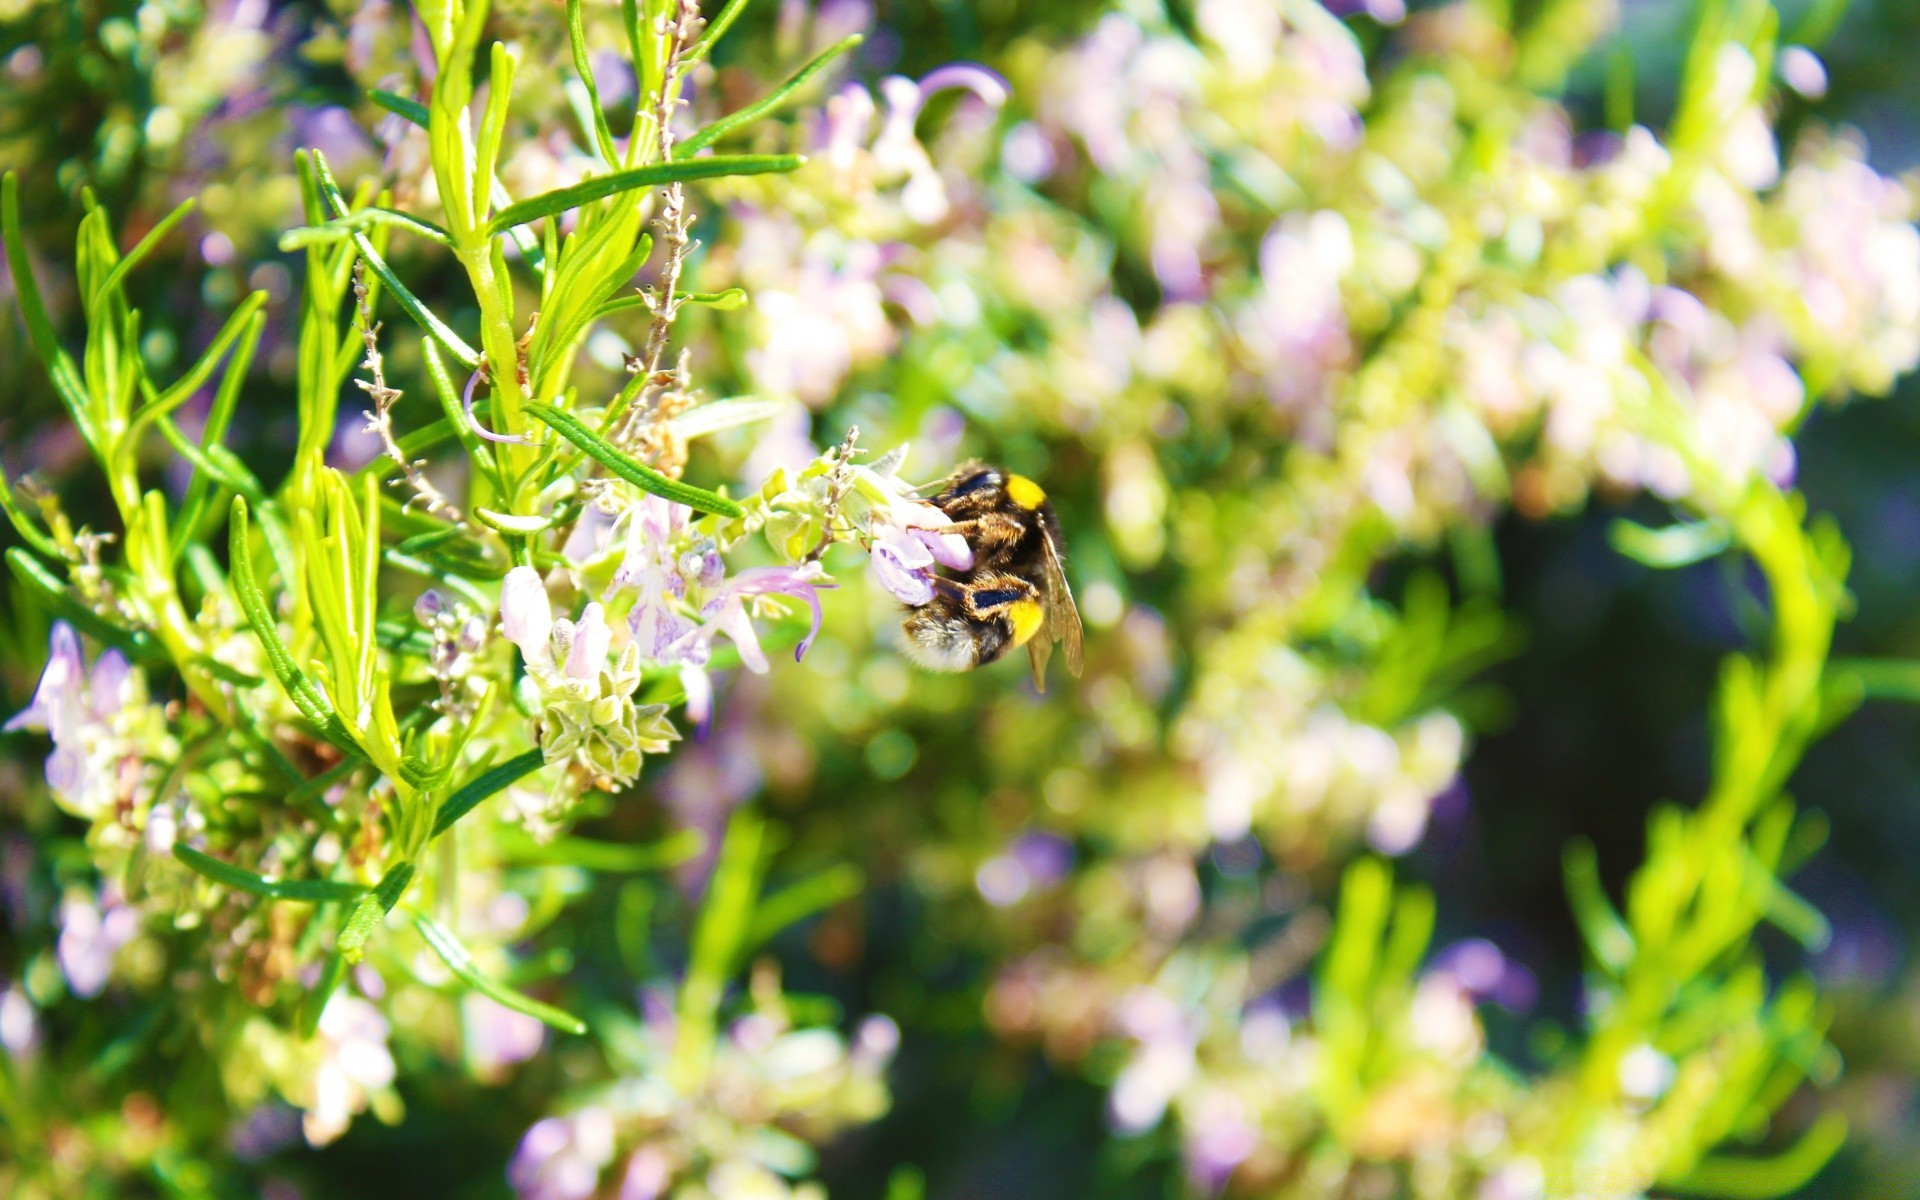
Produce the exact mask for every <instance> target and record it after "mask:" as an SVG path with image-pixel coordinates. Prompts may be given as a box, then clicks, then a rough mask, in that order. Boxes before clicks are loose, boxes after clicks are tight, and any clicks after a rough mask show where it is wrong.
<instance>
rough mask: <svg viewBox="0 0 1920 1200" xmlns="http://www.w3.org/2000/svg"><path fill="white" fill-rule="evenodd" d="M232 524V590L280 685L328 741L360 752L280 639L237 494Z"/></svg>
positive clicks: (243, 506)
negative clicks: (257, 572) (257, 576)
mask: <svg viewBox="0 0 1920 1200" xmlns="http://www.w3.org/2000/svg"><path fill="white" fill-rule="evenodd" d="M230 512H231V516H230V518H229V520H230V527H229V530H228V539H227V548H228V552H229V553H228V557H229V559H230V560H231V565H230V570H231V571H232V582H233V593H234V596H235V597H236V598H237V599H238V600H239V601H240V608H241V610H242V611H243V612H245V613H246V614H247V623H248V624H250V625H252V626H253V633H254V636H255V637H257V638H259V639H260V646H261V649H263V650H265V651H266V654H267V662H268V664H269V665H270V666H272V667H273V674H274V677H275V678H276V679H278V680H279V681H280V686H281V688H282V689H284V690H285V691H286V693H287V698H288V699H290V700H292V701H293V704H294V707H295V708H298V709H299V710H300V712H301V715H302V716H305V717H306V718H307V720H309V721H312V722H313V723H314V724H315V725H317V726H319V727H320V730H321V732H322V733H324V734H325V735H326V738H327V740H328V741H330V742H332V743H333V744H334V745H336V746H338V747H340V749H342V750H345V751H346V752H347V753H349V754H353V755H356V756H359V755H361V753H362V751H361V749H360V746H359V743H357V742H356V741H355V740H354V738H353V735H352V734H351V733H350V732H349V731H348V730H347V727H346V724H345V723H344V722H342V721H341V720H340V716H339V714H337V713H335V712H334V711H333V705H332V704H331V703H329V702H328V700H327V698H326V696H325V695H324V694H323V693H322V692H321V691H320V689H319V688H318V687H317V686H315V684H314V682H313V680H312V679H311V678H309V677H308V676H307V673H306V672H305V671H302V670H301V669H300V667H299V666H298V664H296V663H295V662H294V661H293V653H292V651H290V650H288V649H287V644H286V643H285V642H283V641H281V640H280V630H279V628H278V626H276V625H275V624H274V619H273V610H272V609H271V608H270V607H269V606H268V605H267V597H266V594H265V593H263V592H262V591H261V590H260V584H259V583H258V581H256V580H255V579H254V576H253V558H252V555H251V552H250V550H249V547H248V545H247V541H248V538H247V532H248V521H247V502H246V500H245V499H243V498H241V497H239V496H235V497H234V498H233V507H232V509H231V510H230Z"/></svg>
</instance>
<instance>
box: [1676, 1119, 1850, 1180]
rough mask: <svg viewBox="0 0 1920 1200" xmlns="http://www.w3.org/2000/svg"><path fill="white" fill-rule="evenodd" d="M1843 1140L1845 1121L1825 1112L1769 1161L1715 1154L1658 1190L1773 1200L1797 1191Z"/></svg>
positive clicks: (1845, 1129) (1818, 1170) (1844, 1140)
mask: <svg viewBox="0 0 1920 1200" xmlns="http://www.w3.org/2000/svg"><path fill="white" fill-rule="evenodd" d="M1846 1141H1847V1118H1846V1117H1845V1116H1844V1115H1842V1114H1840V1113H1837V1112H1830V1113H1827V1114H1825V1115H1823V1116H1822V1117H1821V1118H1820V1119H1819V1120H1817V1121H1815V1122H1814V1123H1813V1125H1812V1127H1811V1128H1809V1129H1808V1130H1807V1132H1806V1133H1804V1134H1802V1135H1801V1137H1800V1140H1799V1141H1797V1142H1795V1143H1794V1144H1793V1145H1792V1146H1790V1147H1789V1148H1787V1149H1786V1150H1784V1151H1782V1152H1781V1153H1779V1154H1776V1155H1774V1156H1772V1157H1770V1158H1733V1157H1730V1156H1724V1155H1715V1156H1712V1157H1709V1158H1705V1159H1702V1160H1701V1161H1700V1162H1699V1163H1697V1164H1695V1166H1694V1168H1693V1169H1692V1170H1690V1171H1688V1172H1686V1173H1685V1174H1683V1175H1680V1176H1678V1177H1676V1178H1662V1179H1661V1180H1660V1186H1661V1189H1662V1190H1668V1189H1671V1190H1673V1191H1677V1192H1681V1193H1686V1194H1692V1195H1700V1196H1719V1197H1724V1198H1725V1200H1773V1197H1776V1196H1787V1195H1791V1194H1792V1193H1794V1192H1797V1191H1799V1190H1800V1189H1801V1188H1803V1187H1805V1186H1806V1185H1807V1184H1808V1183H1810V1182H1812V1181H1813V1177H1814V1176H1815V1175H1818V1174H1819V1173H1820V1170H1821V1168H1823V1167H1825V1166H1826V1165H1827V1163H1829V1162H1830V1161H1832V1159H1833V1156H1834V1155H1836V1154H1838V1153H1839V1152H1840V1147H1841V1146H1843V1145H1845V1144H1846Z"/></svg>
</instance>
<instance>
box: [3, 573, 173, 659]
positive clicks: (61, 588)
mask: <svg viewBox="0 0 1920 1200" xmlns="http://www.w3.org/2000/svg"><path fill="white" fill-rule="evenodd" d="M7 567H8V568H9V569H10V570H12V572H13V575H14V578H15V579H18V580H19V581H20V582H21V583H22V584H23V585H25V587H26V589H27V590H28V591H29V592H31V593H33V595H34V596H35V597H36V598H37V599H38V600H39V601H40V603H41V604H43V605H45V606H46V608H47V611H48V612H50V613H52V614H53V615H54V616H56V617H59V618H60V619H61V620H63V621H66V622H67V623H68V624H70V625H72V626H73V627H74V628H75V629H77V630H79V631H80V632H81V633H84V634H86V635H87V636H88V637H90V638H92V639H94V640H95V641H97V642H104V643H106V644H107V645H109V646H113V647H116V648H117V649H120V650H122V651H125V652H126V653H127V654H129V655H131V656H133V657H135V658H140V659H145V660H147V661H150V662H154V661H159V662H164V661H166V658H167V654H166V651H165V650H164V649H162V648H161V646H160V644H159V643H158V642H156V641H154V639H153V637H152V635H150V634H149V633H147V631H146V630H144V629H123V628H121V627H120V626H118V625H115V624H113V623H112V622H111V621H109V620H107V619H106V618H105V617H103V616H101V615H100V614H99V613H96V612H94V611H93V610H92V609H91V608H88V607H87V606H86V605H85V604H83V603H81V602H80V599H79V597H77V596H75V595H74V594H73V592H72V591H71V590H70V589H69V588H68V587H67V585H66V584H64V583H62V582H60V580H59V578H58V577H56V576H55V575H54V574H53V572H52V571H49V570H48V569H47V568H46V565H45V564H44V563H42V562H41V561H40V560H39V559H37V558H35V557H34V556H33V555H32V554H30V553H28V552H27V551H26V550H24V549H22V548H21V547H19V546H10V547H8V549H7Z"/></svg>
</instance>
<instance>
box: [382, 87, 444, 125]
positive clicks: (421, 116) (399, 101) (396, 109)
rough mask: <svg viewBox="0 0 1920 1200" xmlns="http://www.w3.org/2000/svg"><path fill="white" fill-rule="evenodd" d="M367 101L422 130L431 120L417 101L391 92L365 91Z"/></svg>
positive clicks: (422, 105) (425, 107)
mask: <svg viewBox="0 0 1920 1200" xmlns="http://www.w3.org/2000/svg"><path fill="white" fill-rule="evenodd" d="M367 99H369V100H371V101H373V102H374V103H375V104H378V105H379V106H380V107H381V108H384V109H386V110H387V111H388V112H390V113H392V114H394V115H395V116H397V117H403V118H405V119H406V120H408V121H411V122H413V123H414V124H415V125H418V126H419V127H420V128H422V129H425V128H427V123H428V121H429V120H430V119H431V117H430V114H428V112H427V106H426V105H424V104H422V103H420V102H419V101H418V100H409V99H407V98H406V97H405V96H399V95H395V94H394V93H392V92H388V91H383V90H381V89H380V88H369V89H367Z"/></svg>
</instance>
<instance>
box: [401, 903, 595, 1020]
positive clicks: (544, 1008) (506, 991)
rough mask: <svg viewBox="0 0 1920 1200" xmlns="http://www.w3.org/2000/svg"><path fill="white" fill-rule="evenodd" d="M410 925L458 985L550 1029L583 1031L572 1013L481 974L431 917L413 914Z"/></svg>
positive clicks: (457, 941) (446, 932)
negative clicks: (411, 924) (456, 980)
mask: <svg viewBox="0 0 1920 1200" xmlns="http://www.w3.org/2000/svg"><path fill="white" fill-rule="evenodd" d="M413 924H414V928H416V929H418V930H419V931H420V936H421V938H423V939H424V940H425V941H426V943H427V945H429V946H431V947H433V952H434V953H435V954H438V955H439V956H440V961H441V962H443V963H446V964H447V970H449V971H452V972H453V973H454V976H455V977H456V978H458V979H459V980H460V982H461V983H464V984H466V985H467V986H468V987H470V988H472V989H473V990H474V991H476V992H479V993H480V994H481V995H482V996H485V997H486V998H487V999H489V1000H491V1001H493V1002H494V1003H495V1004H498V1005H501V1006H503V1007H505V1008H510V1009H512V1010H513V1011H515V1012H517V1013H525V1014H526V1015H527V1016H529V1017H532V1018H534V1019H535V1020H538V1021H542V1022H544V1023H546V1024H548V1025H551V1026H553V1027H554V1028H555V1029H558V1030H559V1031H560V1032H562V1033H572V1034H581V1033H585V1032H586V1031H587V1023H586V1022H585V1021H582V1020H581V1019H580V1018H579V1017H576V1016H574V1015H573V1014H572V1013H570V1012H564V1011H562V1010H560V1009H557V1008H555V1007H553V1006H552V1005H551V1004H542V1003H541V1002H540V1001H538V1000H535V999H534V998H533V997H531V996H528V995H524V994H522V993H520V992H516V991H514V990H513V989H512V988H510V987H508V986H507V985H506V984H504V983H501V982H500V981H498V980H496V979H493V978H491V977H490V976H488V975H487V974H485V973H484V972H482V971H481V970H480V968H479V966H478V964H476V963H475V962H474V961H473V956H472V955H470V954H468V953H467V948H466V947H465V946H463V945H461V944H460V941H459V939H458V938H456V937H454V936H453V934H452V932H451V931H449V930H448V929H447V928H446V927H445V926H444V925H442V924H440V922H438V921H436V920H434V919H433V918H432V917H429V916H427V915H426V914H425V913H414V914H413Z"/></svg>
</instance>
